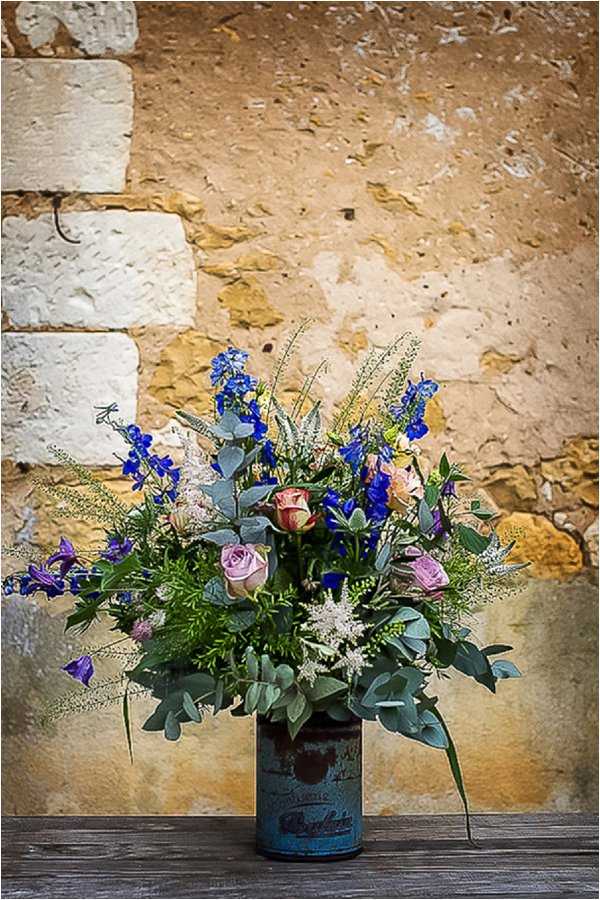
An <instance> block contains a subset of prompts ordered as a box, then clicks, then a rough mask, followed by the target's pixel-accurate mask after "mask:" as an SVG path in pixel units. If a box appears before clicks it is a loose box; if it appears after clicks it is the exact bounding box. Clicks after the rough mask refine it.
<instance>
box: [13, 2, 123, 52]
mask: <svg viewBox="0 0 600 900" xmlns="http://www.w3.org/2000/svg"><path fill="white" fill-rule="evenodd" d="M16 24H17V27H18V29H19V31H20V32H21V33H22V34H25V35H27V38H28V40H29V43H30V44H31V46H32V47H33V49H34V50H37V49H38V48H40V47H42V46H43V45H45V44H49V43H51V41H52V40H53V39H54V37H55V35H56V32H57V30H58V27H59V25H64V26H65V28H66V29H67V31H68V32H69V34H70V35H71V37H72V38H73V40H74V41H75V42H76V44H77V46H78V47H80V48H81V49H82V50H83V52H84V53H86V54H88V55H90V56H101V55H102V54H103V53H106V52H107V51H108V52H112V53H129V52H130V51H131V50H133V48H134V47H135V42H136V40H137V37H138V27H137V15H136V11H135V3H130V2H125V3H123V2H120V0H112V2H111V3H70V2H64V0H63V2H60V3H53V2H47V0H46V2H43V3H40V2H33V3H19V5H18V6H17V11H16Z"/></svg>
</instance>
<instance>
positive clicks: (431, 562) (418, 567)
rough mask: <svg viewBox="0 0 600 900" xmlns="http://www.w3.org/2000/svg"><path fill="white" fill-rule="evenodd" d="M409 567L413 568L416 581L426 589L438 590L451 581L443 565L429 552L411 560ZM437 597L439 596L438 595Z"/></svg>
mask: <svg viewBox="0 0 600 900" xmlns="http://www.w3.org/2000/svg"><path fill="white" fill-rule="evenodd" d="M408 567H409V568H410V569H412V573H413V576H414V579H415V581H416V582H417V584H418V585H419V586H420V587H422V588H423V590H424V591H427V592H434V591H438V590H439V589H440V588H443V587H446V585H447V584H448V583H449V578H448V576H447V575H446V572H445V571H444V568H443V566H442V565H441V564H440V563H439V562H438V561H437V559H434V558H433V557H432V556H429V554H428V553H424V554H423V555H422V556H419V557H418V558H417V559H415V560H413V561H412V562H410V563H409V564H408ZM436 599H439V598H437V597H436Z"/></svg>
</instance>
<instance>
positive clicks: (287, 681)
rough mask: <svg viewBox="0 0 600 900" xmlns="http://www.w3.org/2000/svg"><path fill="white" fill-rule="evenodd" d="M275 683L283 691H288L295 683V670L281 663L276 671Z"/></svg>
mask: <svg viewBox="0 0 600 900" xmlns="http://www.w3.org/2000/svg"><path fill="white" fill-rule="evenodd" d="M275 681H276V682H277V684H278V685H279V687H280V688H281V690H282V691H287V689H288V688H289V687H291V686H292V684H293V683H294V670H293V669H292V667H291V666H288V665H286V664H285V663H281V665H279V666H277V668H276V669H275Z"/></svg>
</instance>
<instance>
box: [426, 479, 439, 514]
mask: <svg viewBox="0 0 600 900" xmlns="http://www.w3.org/2000/svg"><path fill="white" fill-rule="evenodd" d="M439 496H440V489H439V487H438V486H437V485H436V484H428V485H427V487H426V488H425V503H426V504H427V506H429V508H430V509H433V507H434V506H435V505H436V503H437V502H438V499H439Z"/></svg>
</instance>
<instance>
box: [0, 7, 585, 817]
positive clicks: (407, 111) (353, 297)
mask: <svg viewBox="0 0 600 900" xmlns="http://www.w3.org/2000/svg"><path fill="white" fill-rule="evenodd" d="M63 5H64V4H63ZM114 5H115V4H112V6H114ZM45 6H49V4H45ZM136 8H137V16H138V24H139V32H140V34H139V39H138V41H137V43H136V47H135V52H134V53H132V54H131V55H128V56H127V57H126V60H127V63H128V65H130V66H131V70H132V74H133V80H134V85H135V109H134V113H135V116H134V127H133V135H132V139H131V159H130V165H129V169H128V178H127V181H126V183H125V184H123V183H122V182H121V183H120V184H119V185H117V186H115V187H110V188H107V187H105V186H101V187H91V188H86V190H88V191H89V190H93V191H95V193H94V194H89V193H87V194H83V195H73V194H71V195H69V196H67V197H65V199H64V201H63V209H64V211H65V212H66V213H71V212H84V211H87V210H90V209H92V210H95V211H97V212H99V211H101V210H106V209H113V210H116V209H122V210H129V211H137V214H139V213H141V212H144V211H146V212H147V211H152V212H163V213H164V212H167V213H173V214H175V215H177V216H179V217H180V218H181V220H182V223H183V227H184V229H185V234H186V237H187V240H188V243H189V245H190V248H191V251H192V253H193V255H194V260H195V263H196V268H197V273H198V274H197V307H196V314H195V318H194V321H193V323H192V322H188V323H184V324H179V326H178V325H177V324H176V323H174V322H171V323H169V324H168V325H158V324H157V325H140V326H136V327H135V328H129V333H130V335H131V337H132V338H133V339H134V340H135V342H136V344H137V347H138V350H139V354H140V362H141V365H140V372H139V387H138V415H139V419H140V421H141V423H142V424H143V425H144V426H145V427H147V428H150V429H152V430H153V431H155V432H160V433H162V434H163V435H164V434H166V433H167V431H168V428H169V424H168V423H169V421H170V420H171V418H172V414H173V409H174V408H176V407H178V406H180V405H186V406H188V407H189V408H193V409H196V410H197V411H205V410H207V409H208V408H209V404H210V399H209V394H208V377H207V367H208V361H209V358H210V356H211V355H212V353H213V350H217V349H221V348H222V347H224V346H225V345H226V344H228V343H230V342H231V343H235V344H238V345H242V346H246V347H248V348H249V349H250V352H251V363H252V370H253V371H254V372H256V373H258V374H259V375H263V376H265V375H267V374H268V373H269V372H270V370H271V368H272V364H273V360H274V357H276V355H277V354H278V352H279V351H280V349H281V346H282V343H283V340H284V336H285V335H286V333H287V332H288V330H289V328H290V325H291V323H292V321H294V320H297V319H298V318H299V317H300V316H303V315H308V316H312V317H313V318H314V319H315V321H316V326H315V327H314V328H313V330H312V331H311V332H310V333H309V335H308V336H307V337H306V338H305V339H304V340H303V341H302V343H301V346H300V350H299V353H298V356H297V358H296V359H295V360H294V361H293V362H292V364H291V365H290V367H289V369H288V371H287V373H286V376H285V379H284V381H283V384H282V394H283V398H284V400H285V399H288V400H292V399H293V398H294V397H295V392H296V391H297V390H298V388H299V386H300V385H301V383H302V381H303V378H304V377H305V376H306V375H307V374H309V373H310V372H311V371H313V370H314V367H315V365H317V364H318V363H319V362H320V361H321V359H323V358H325V359H326V360H327V363H328V368H329V371H328V374H327V376H324V377H323V378H321V379H320V380H319V383H318V384H317V385H316V386H315V395H316V396H319V397H321V398H322V399H323V401H324V407H325V409H326V410H327V411H331V410H332V409H333V407H334V406H335V404H336V403H337V402H338V401H339V399H340V396H341V394H342V393H343V391H344V389H345V387H346V386H347V385H348V384H349V382H350V380H351V378H352V375H353V372H354V370H355V367H356V365H357V363H359V362H360V360H361V358H362V354H363V353H364V348H365V346H366V345H367V343H375V344H376V345H378V346H381V345H382V344H384V343H385V342H386V341H387V340H389V339H390V338H391V337H392V336H393V335H394V334H399V333H402V332H403V331H405V330H406V329H408V328H412V329H413V330H414V331H416V332H417V333H418V334H419V335H420V336H421V337H422V338H423V351H422V353H421V356H420V359H419V362H418V364H417V367H416V371H417V372H418V371H419V370H420V369H421V368H422V369H424V371H425V372H426V374H428V375H431V376H434V377H437V378H438V379H440V380H441V381H442V389H441V390H440V393H439V394H438V395H437V396H436V402H435V404H432V405H430V408H429V411H428V422H429V425H430V429H431V434H430V435H429V436H428V437H427V438H426V439H425V441H424V442H423V452H424V456H425V457H426V458H427V457H429V456H430V455H432V456H435V455H436V454H438V453H439V452H440V451H441V450H442V449H445V450H447V451H448V452H449V453H451V455H452V457H453V458H454V459H458V460H459V461H462V463H463V465H464V466H465V468H466V469H467V470H468V472H469V473H470V474H471V476H472V477H473V479H474V486H473V490H474V492H476V493H477V495H479V496H481V497H482V498H483V502H484V503H485V505H486V506H489V507H490V508H494V509H497V510H498V511H499V512H500V513H501V514H502V516H503V518H504V520H505V523H506V524H504V525H503V526H502V527H503V528H504V529H505V531H506V532H511V531H514V530H515V525H516V526H517V528H518V529H519V530H520V531H521V533H522V535H523V537H524V540H525V546H526V550H527V555H529V556H530V558H532V559H533V560H534V566H532V568H531V570H529V574H528V576H527V577H526V578H525V579H524V580H525V584H526V588H525V591H524V593H523V594H521V595H512V594H508V595H507V596H503V597H502V598H498V600H497V601H496V602H495V603H494V604H493V606H490V607H488V608H486V609H484V610H482V611H481V617H480V620H478V621H477V622H476V623H475V624H474V628H475V631H476V634H477V637H478V638H481V639H482V640H484V641H486V640H487V641H488V642H494V641H497V640H502V641H504V640H506V641H507V642H508V643H510V644H513V645H514V647H515V653H514V658H515V661H516V662H517V663H518V665H519V666H520V667H521V668H522V670H523V673H524V676H525V677H524V678H523V680H522V681H520V682H514V683H508V684H502V685H500V686H499V691H498V695H497V696H496V697H492V696H491V695H489V693H487V692H485V691H484V689H482V688H479V686H477V685H473V684H472V683H470V682H468V681H467V680H466V679H463V678H461V676H459V675H456V676H454V677H453V682H454V684H453V687H455V686H456V687H458V690H457V691H456V693H454V692H453V691H449V690H448V685H445V684H444V683H442V684H441V685H440V692H441V691H443V692H444V694H445V698H444V701H445V706H444V709H445V711H446V715H447V719H448V723H449V725H450V727H451V729H452V731H453V734H454V737H455V739H456V742H457V744H458V747H459V750H460V753H461V759H462V761H463V764H464V769H465V778H466V781H467V784H468V787H469V789H470V793H471V796H472V800H473V805H474V807H475V808H476V809H488V810H512V809H515V810H538V809H558V810H572V809H593V808H595V779H596V772H597V768H596V764H595V762H596V760H595V747H596V743H595V739H594V736H595V733H594V721H593V719H594V717H593V715H592V714H591V710H593V709H594V708H595V700H594V689H593V688H594V686H593V674H591V673H593V672H594V671H595V669H594V664H593V658H594V653H595V645H594V634H595V631H596V628H595V623H596V602H597V601H596V591H595V588H594V585H593V584H592V579H591V570H590V565H592V564H593V563H594V562H595V554H596V553H597V526H594V522H595V520H596V518H597V469H596V466H595V460H596V457H597V443H596V442H595V435H596V431H597V422H596V403H595V399H596V381H595V369H594V360H595V358H596V355H595V354H596V319H595V303H594V300H595V297H596V273H595V264H594V260H595V249H594V248H595V238H596V225H595V221H596V191H595V186H596V185H595V179H596V165H595V160H596V156H597V153H596V97H595V85H596V52H595V47H596V9H595V7H594V5H593V4H590V3H574V2H562V3H549V2H531V3H527V4H520V3H519V4H517V3H510V4H498V3H491V2H482V3H458V2H457V3H411V2H408V3H403V4H396V3H385V2H384V3H358V2H348V3H343V4H328V3H318V4H308V3H291V4H289V3H286V4H281V3H277V4H249V3H237V2H233V3H230V4H227V7H226V9H225V8H224V6H223V4H216V3H194V4H191V3H190V4H188V3H152V2H150V3H140V4H137V7H136ZM225 15H226V16H227V17H228V18H227V20H226V21H223V20H224V18H225ZM2 16H3V20H4V22H5V24H6V34H3V46H4V48H5V49H4V50H3V53H4V54H5V55H7V56H10V55H11V54H14V55H16V57H17V59H18V58H19V57H31V56H32V54H36V55H39V56H41V55H54V56H56V57H62V58H68V59H73V58H76V57H77V56H79V55H80V54H81V52H82V50H81V48H80V45H79V46H78V45H77V44H76V41H74V39H73V36H72V35H71V34H69V32H68V30H67V29H66V28H64V27H63V26H60V27H59V28H58V30H57V32H56V34H55V36H54V38H52V39H51V41H49V42H48V43H46V44H45V45H42V46H40V47H39V48H38V49H37V50H32V47H31V45H30V44H29V40H28V38H27V37H26V36H24V35H23V34H22V33H21V32H20V31H19V29H18V27H17V26H16V20H15V4H11V3H9V2H7V3H5V4H4V5H3V11H2ZM38 64H39V65H41V63H39V62H38ZM44 64H45V63H44ZM94 65H96V63H94ZM104 65H106V63H104ZM114 65H116V64H114ZM48 109H49V110H50V111H52V109H53V107H52V105H49V106H48ZM118 109H119V107H118V105H117V107H115V108H114V112H115V114H116V113H117V112H118ZM109 118H110V116H109ZM109 124H110V123H109V122H107V127H108V125H109ZM127 130H128V129H127ZM5 131H6V129H5ZM69 146H70V147H73V146H77V145H74V144H73V141H72V140H70V141H69ZM60 161H61V157H60V156H59V157H58V162H60ZM44 164H45V165H46V170H45V171H46V174H50V175H52V173H48V172H47V169H48V168H49V167H50V163H44ZM53 165H54V166H55V165H56V162H55V163H53ZM89 172H90V173H92V174H93V167H89ZM53 177H54V176H52V177H50V178H49V179H48V181H49V183H48V184H44V185H39V188H40V189H48V190H50V189H52V185H53ZM78 189H80V188H78ZM107 192H110V193H107ZM4 199H5V208H6V212H7V214H9V215H11V216H18V217H25V218H34V217H38V216H40V215H43V214H47V213H48V212H49V211H50V201H49V199H48V198H47V197H44V196H40V195H37V194H32V193H27V194H25V195H23V196H17V195H14V194H13V195H7V196H5V198H4ZM68 251H69V248H68V246H67V245H65V252H68ZM31 268H33V266H31ZM154 271H156V269H153V272H154ZM45 327H46V326H45ZM53 327H54V326H53ZM80 327H90V326H80ZM95 327H98V328H100V327H104V328H106V327H112V326H109V325H107V324H106V323H105V324H104V325H103V326H100V325H98V326H95ZM61 427H62V426H61ZM41 430H43V431H44V432H45V436H46V440H48V441H51V440H53V439H55V438H56V427H55V424H54V423H53V426H52V428H50V427H49V426H42V429H41ZM79 449H81V448H79ZM5 469H6V479H7V481H6V485H7V487H6V489H5V504H6V515H5V519H6V522H5V523H4V528H5V532H6V533H5V537H4V542H5V543H8V544H10V543H11V542H13V541H15V540H17V541H19V542H21V543H25V544H26V545H29V546H32V547H34V548H39V547H40V546H41V545H46V544H48V543H54V542H55V541H56V540H57V538H58V537H59V535H60V530H61V528H62V527H63V526H62V523H61V522H60V521H56V520H55V518H54V516H53V514H52V512H51V509H50V507H49V506H48V504H47V502H46V501H45V500H44V499H43V498H36V497H35V496H34V495H33V493H32V489H31V483H30V481H31V477H32V475H35V474H43V475H44V476H47V475H48V472H49V469H48V467H44V469H43V470H42V469H40V468H39V467H37V466H36V467H35V468H34V470H33V471H32V472H29V473H25V472H21V471H20V469H19V468H18V467H17V466H14V465H13V464H11V463H6V464H5ZM52 472H53V475H52V477H53V478H54V479H55V480H57V481H59V482H60V483H63V481H65V483H68V482H67V481H66V479H67V478H68V476H67V474H66V473H65V472H63V471H62V470H60V469H58V468H55V469H53V470H52ZM105 476H106V480H107V483H109V484H111V485H114V486H115V488H116V489H118V490H119V491H121V490H123V491H125V492H126V491H127V488H126V486H124V485H121V482H120V480H119V479H118V477H117V476H118V473H117V472H115V470H113V469H111V470H106V472H105ZM515 517H516V518H515ZM75 534H76V537H77V538H78V539H79V540H80V541H82V542H84V544H87V545H90V544H93V540H94V533H93V532H92V531H90V529H89V526H88V525H87V524H86V523H76V526H75ZM9 562H10V564H11V565H12V564H13V563H14V560H12V559H11V560H10V561H9ZM582 567H583V568H582ZM550 576H551V577H550ZM552 579H560V580H557V581H555V580H552ZM60 609H61V607H60V604H58V603H53V604H52V605H48V604H41V605H40V606H38V605H36V604H34V603H33V602H32V603H28V604H24V603H23V601H20V600H13V601H12V602H11V604H10V605H9V607H8V616H9V618H8V620H7V621H8V625H9V628H8V632H7V634H6V638H7V640H8V648H9V649H8V652H7V653H6V654H5V657H6V662H5V665H6V670H5V680H4V685H5V691H6V694H7V701H6V702H7V703H8V704H9V707H8V709H9V712H10V727H9V729H8V730H9V736H8V738H7V743H6V752H5V764H6V765H5V771H6V776H5V779H6V788H5V790H6V791H7V794H6V796H7V801H6V803H7V809H9V808H10V809H12V808H14V811H15V812H21V813H28V812H29V813H38V812H40V813H41V812H56V813H60V812H72V813H86V812H87V813H93V812H121V813H127V812H130V813H138V812H141V813H154V812H156V813H169V812H239V813H244V812H251V810H252V802H253V801H252V768H253V766H252V734H253V725H252V723H251V722H249V721H247V720H240V719H230V718H228V717H227V716H221V717H218V718H216V719H214V718H210V717H209V718H208V719H207V721H206V723H205V724H204V725H203V726H202V727H201V728H199V729H189V730H188V731H187V734H186V737H185V738H184V740H183V742H182V744H181V745H177V746H173V745H171V744H165V743H164V742H162V741H161V740H160V739H159V738H157V737H156V736H153V735H148V734H143V733H141V732H140V731H139V730H136V766H135V767H131V766H130V765H129V763H128V761H127V751H126V746H125V742H124V739H123V733H122V725H121V722H120V719H119V712H118V709H117V708H114V709H112V710H105V711H96V712H92V713H89V714H88V715H87V717H86V718H80V719H79V720H64V722H61V723H59V724H57V725H55V726H52V728H50V730H49V731H47V732H42V733H41V732H40V731H39V729H38V725H37V722H38V720H39V710H40V708H41V704H42V702H43V699H44V697H45V696H46V695H47V692H51V691H54V692H59V691H60V690H61V685H60V684H58V683H57V682H56V681H55V672H56V669H57V668H58V667H59V666H60V665H61V664H62V663H63V662H64V659H65V657H66V656H68V655H69V653H71V652H74V651H75V647H73V648H72V649H71V648H70V647H68V646H67V645H66V644H65V643H63V642H64V641H65V638H64V637H63V636H62V633H61V632H62V628H61V622H60V617H59V616H58V612H59V611H60ZM32 635H33V638H32V637H31V636H32ZM103 638H104V635H103V634H101V633H100V634H95V635H93V636H90V637H89V639H88V638H86V640H89V641H97V642H101V641H102V640H103ZM25 646H26V647H28V648H33V650H32V652H33V654H34V655H33V657H28V658H27V660H24V655H23V651H22V648H23V647H25ZM108 663H109V661H106V665H107V669H106V670H104V669H103V674H104V673H105V671H108V668H109V667H108ZM40 671H41V672H42V676H43V677H42V678H41V679H40V677H39V674H38V672H40ZM557 685H558V686H559V689H557ZM75 687H77V686H75ZM65 689H67V685H65ZM42 695H44V697H43V696H42ZM144 704H145V701H141V702H140V704H139V706H138V707H137V708H136V711H135V713H134V716H135V722H136V723H137V724H139V723H140V722H141V721H142V720H143V715H144V712H145V709H146V707H145V705H144ZM23 720H25V722H26V724H25V726H24V725H23ZM81 734H83V735H84V739H83V740H81V741H76V740H74V738H75V737H76V736H78V735H81ZM366 734H367V737H366V747H367V750H366V755H365V759H366V775H367V783H366V808H367V811H369V812H374V813H382V814H386V813H394V812H396V813H400V812H407V811H411V810H413V811H421V812H425V811H443V810H458V809H459V803H458V801H457V799H456V797H455V794H454V790H453V787H452V782H451V779H450V776H449V774H448V771H447V767H446V762H445V759H444V756H443V754H441V753H436V752H435V751H431V750H429V749H427V748H424V747H421V746H420V745H418V744H416V743H414V742H410V741H406V740H402V739H398V738H396V737H395V736H393V735H390V734H387V733H385V732H383V731H382V730H381V729H378V728H377V727H375V726H373V727H371V726H369V727H367V729H366ZM215 760H218V766H215Z"/></svg>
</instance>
